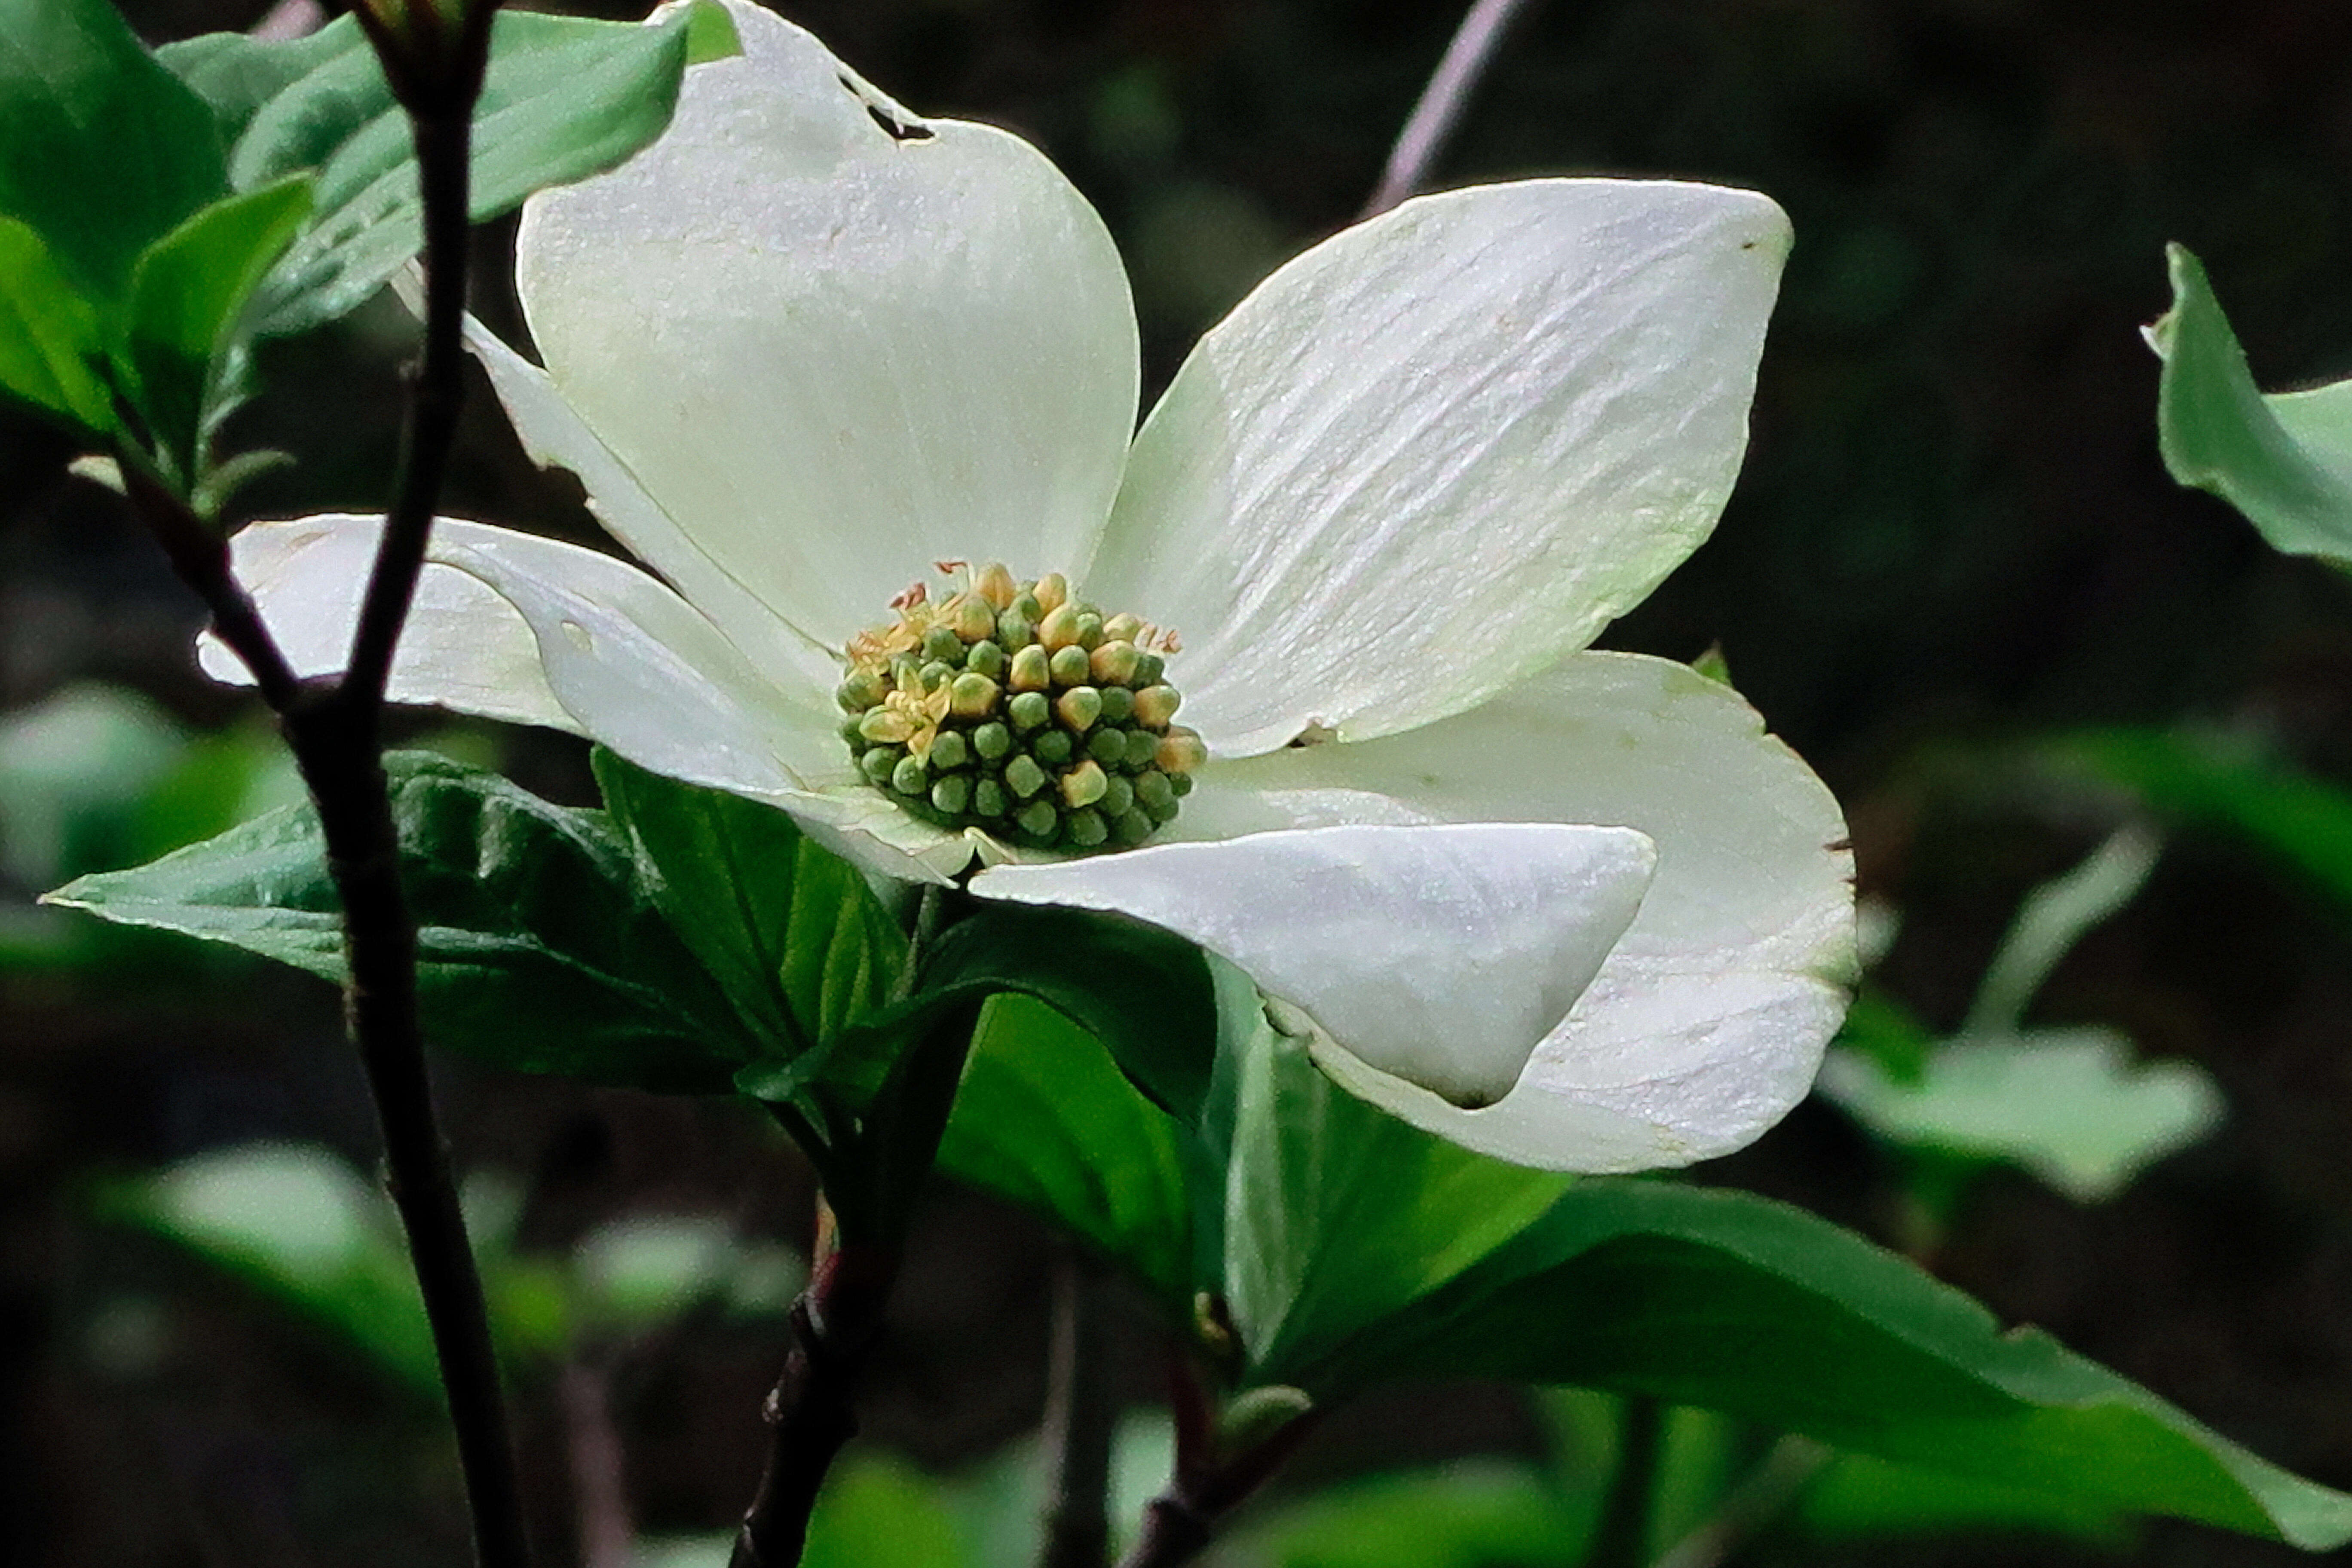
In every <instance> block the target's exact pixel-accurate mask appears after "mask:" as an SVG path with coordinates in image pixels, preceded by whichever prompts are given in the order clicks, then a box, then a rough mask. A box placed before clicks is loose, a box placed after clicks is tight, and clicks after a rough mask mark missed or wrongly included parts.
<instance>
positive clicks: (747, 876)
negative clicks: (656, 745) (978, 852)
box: [594, 749, 907, 1058]
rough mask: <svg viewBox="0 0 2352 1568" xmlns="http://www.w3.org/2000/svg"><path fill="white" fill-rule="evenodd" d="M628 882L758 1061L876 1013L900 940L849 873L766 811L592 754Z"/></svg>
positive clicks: (795, 1050)
mask: <svg viewBox="0 0 2352 1568" xmlns="http://www.w3.org/2000/svg"><path fill="white" fill-rule="evenodd" d="M594 765H595V770H596V782H597V784H598V785H599V786H600V787H601V788H602V789H603V790H604V804H605V806H606V808H607V809H608V810H609V811H610V812H611V813H612V816H613V822H614V826H617V827H618V828H619V829H620V831H621V832H622V834H623V835H624V836H625V837H626V839H627V842H628V845H629V848H630V851H631V853H632V854H633V855H634V856H635V861H636V868H637V879H638V882H639V885H640V886H642V887H643V888H644V889H646V891H647V892H648V893H649V894H650V895H651V896H652V898H653V900H654V903H655V905H656V907H657V908H659V909H660V910H661V912H662V914H663V915H664V916H665V917H666V918H667V920H668V921H669V924H670V928H671V929H672V930H673V931H676V932H677V934H678V936H679V938H680V939H681V940H683V941H684V942H685V943H686V945H687V946H688V948H690V949H691V950H692V951H693V952H694V955H695V957H696V958H697V959H698V960H699V961H700V962H701V963H702V966H703V967H704V968H705V969H707V970H708V971H709V973H710V974H711V976H712V977H713V978H714V979H716V980H717V981H718V982H719V986H720V988H721V989H722V990H724V991H725V992H726V993H727V996H728V999H729V1000H730V1001H731V1002H732V1003H733V1004H734V1005H735V1009H736V1011H737V1012H738V1013H739V1014H740V1015H741V1016H742V1018H743V1021H744V1023H745V1024H746V1025H747V1026H749V1028H750V1031H751V1035H752V1036H753V1037H755V1038H756V1039H758V1040H760V1041H761V1044H762V1047H763V1054H765V1055H767V1056H770V1057H777V1058H791V1057H793V1056H796V1055H798V1054H799V1053H801V1052H803V1051H805V1050H807V1049H810V1048H812V1047H818V1046H822V1045H825V1044H827V1043H829V1042H831V1041H833V1040H835V1039H836V1038H837V1037H839V1036H840V1035H841V1034H842V1033H843V1031H845V1030H846V1029H848V1028H849V1027H850V1026H853V1025H855V1024H857V1023H859V1022H861V1021H862V1020H864V1019H865V1018H866V1017H867V1016H870V1015H871V1014H873V1013H874V1012H875V1011H877V1009H879V1008H880V1007H881V1006H882V1005H883V1004H884V1003H885V1002H886V1001H887V1000H888V999H889V996H890V993H891V990H892V987H893V986H895V985H896V984H897V983H898V978H899V972H900V971H901V970H902V969H903V968H904V967H905V965H906V956H907V939H906V937H905V936H904V935H903V934H902V933H901V932H900V931H899V930H898V926H897V925H896V924H895V923H894V922H893V921H891V919H890V916H889V913H888V911H887V910H884V909H883V907H882V904H881V900H878V899H877V898H876V897H875V896H874V890H873V889H871V888H869V887H868V886H867V885H866V879H865V878H864V877H863V876H861V875H859V873H858V871H857V868H856V867H854V866H852V865H850V864H849V863H848V862H847V861H845V860H844V859H842V858H840V857H839V856H836V855H833V854H829V853H827V852H826V851H825V850H824V849H823V848H821V847H818V846H817V845H815V844H814V843H812V842H811V841H810V840H809V839H808V838H807V837H805V836H804V835H803V834H802V832H801V830H800V829H799V827H797V826H794V824H793V819H792V818H791V817H790V816H787V815H786V814H785V813H783V812H782V811H780V810H778V809H777V808H776V807H774V806H772V805H763V804H762V803H761V802H759V801H755V800H746V799H744V798H743V797H742V796H740V795H729V794H728V793H726V792H725V791H724V790H716V789H704V788H702V787H700V786H698V785H695V784H680V783H678V782H677V780H676V779H670V778H665V777H663V776H662V775H661V774H659V773H648V772H646V770H645V769H643V768H640V767H637V766H636V765H635V764H634V763H629V762H626V761H625V760H624V759H622V758H621V757H619V756H617V755H615V754H614V753H613V752H607V751H604V750H601V749H600V750H599V751H598V752H596V754H595V762H594Z"/></svg>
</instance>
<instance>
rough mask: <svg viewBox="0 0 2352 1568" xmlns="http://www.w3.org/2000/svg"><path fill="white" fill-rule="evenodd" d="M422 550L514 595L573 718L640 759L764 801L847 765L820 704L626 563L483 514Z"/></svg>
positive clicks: (817, 782) (553, 687)
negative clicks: (756, 665)
mask: <svg viewBox="0 0 2352 1568" xmlns="http://www.w3.org/2000/svg"><path fill="white" fill-rule="evenodd" d="M430 558H431V559H432V560H434V561H436V562H438V563H441V564H442V565H444V566H445V567H449V568H454V569H455V570H457V571H458V572H462V573H464V574H467V575H468V576H471V577H473V578H475V579H478V581H479V582H480V583H482V584H485V585H487V586H488V588H490V589H492V590H494V591H495V592H496V594H497V595H498V596H499V598H500V599H502V600H503V601H505V603H506V604H508V605H510V606H511V607H512V609H513V611H514V613H515V614H517V615H518V616H520V618H521V619H522V620H523V621H524V622H525V623H526V624H527V625H528V626H529V627H530V631H531V633H532V635H533V636H534V637H535V639H536V641H537V643H538V650H539V660H540V665H541V668H542V669H543V670H544V672H545V675H546V680H547V688H548V689H549V690H550V691H551V692H552V693H554V696H555V700H557V701H558V702H560V703H562V705H563V710H564V711H565V712H567V713H569V714H570V715H571V716H572V721H573V722H574V724H575V725H576V726H577V727H578V728H579V729H580V731H582V732H583V733H584V734H586V735H588V736H590V737H591V738H592V739H593V740H595V741H597V742H601V743H602V744H604V745H606V746H610V747H611V748H612V749H613V750H614V751H616V752H620V753H621V754H622V755H623V756H625V757H626V758H628V759H629V760H630V761H631V762H633V763H636V764H637V765H638V766H639V767H643V768H649V769H651V770H653V771H654V772H656V773H666V774H667V775H668V776H669V777H671V778H676V779H684V780H685V781H687V782H688V783H689V784H708V785H710V786H711V787H713V788H716V789H723V790H729V791H731V792H733V793H734V794H737V795H751V796H755V797H759V798H764V799H771V800H776V799H782V798H783V797H785V796H788V795H803V794H809V793H813V792H814V791H815V790H817V789H819V788H822V787H824V785H826V784H832V783H836V782H839V780H840V779H841V778H842V777H843V776H844V775H845V774H847V773H848V771H849V767H848V752H847V751H846V750H845V748H843V747H842V746H840V744H839V743H838V742H837V741H836V740H835V736H834V734H833V724H832V722H831V721H830V720H829V719H828V718H827V717H826V716H825V714H824V711H823V710H821V709H819V708H817V707H816V706H814V703H813V702H802V701H795V700H793V694H791V693H788V692H787V691H785V690H784V689H782V688H780V687H778V686H776V685H774V684H773V683H772V682H771V681H769V680H768V679H766V678H765V677H763V676H762V675H761V673H760V672H759V671H758V670H755V669H753V668H751V664H750V663H749V662H748V661H747V660H746V659H745V658H743V655H742V654H741V653H740V651H739V650H738V649H737V648H736V647H735V646H734V645H733V644H732V643H730V642H729V641H728V640H727V638H726V637H725V636H724V635H723V634H721V633H720V631H719V628H718V627H717V626H713V625H711V624H710V622H709V619H708V618H707V617H705V616H703V615H702V614H701V613H700V612H699V611H698V610H696V609H695V608H694V606H693V605H688V603H687V602H686V601H685V600H684V599H681V598H679V597H678V596H677V595H676V594H674V593H672V592H671V591H670V590H669V589H668V588H667V587H665V586H663V585H662V584H660V583H659V582H657V581H656V580H655V579H654V578H653V577H651V576H649V575H647V574H646V573H644V572H641V571H639V570H637V568H635V567H634V566H632V565H630V564H629V563H626V562H625V561H619V560H615V559H614V557H612V556H610V555H604V554H601V553H599V552H596V551H593V550H583V549H582V548H581V547H580V546H578V545H576V544H566V543H563V542H561V541H559V540H553V539H541V538H539V537H537V536H535V535H532V534H527V533H518V532H516V531H513V530H511V529H504V528H489V527H485V526H482V525H480V524H476V525H473V526H471V527H468V528H464V529H458V530H443V529H436V531H435V534H434V540H433V544H432V548H431V552H430Z"/></svg>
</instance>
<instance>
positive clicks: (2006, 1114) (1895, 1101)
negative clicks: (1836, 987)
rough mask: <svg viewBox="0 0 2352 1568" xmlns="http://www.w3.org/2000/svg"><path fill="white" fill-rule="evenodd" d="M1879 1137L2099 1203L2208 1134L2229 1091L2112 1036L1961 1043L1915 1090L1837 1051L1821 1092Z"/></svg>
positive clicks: (1931, 1061) (1943, 1052)
mask: <svg viewBox="0 0 2352 1568" xmlns="http://www.w3.org/2000/svg"><path fill="white" fill-rule="evenodd" d="M1818 1087H1819V1088H1820V1090H1821V1092H1822V1094H1823V1095H1824V1096H1826V1097H1827V1098H1828V1099H1829V1100H1832V1101H1833V1102H1834V1103H1836V1104H1837V1105H1839V1106H1841V1107H1842V1108H1843V1109H1844V1110H1846V1111H1847V1112H1848V1113H1849V1114H1851V1115H1852V1116H1853V1118H1854V1119H1855V1120H1856V1121H1860V1122H1861V1123H1862V1124H1863V1125H1864V1126H1865V1127H1867V1128H1869V1129H1870V1131H1873V1132H1874V1133H1876V1134H1877V1135H1878V1136H1879V1137H1881V1138H1885V1139H1888V1140H1891V1141H1893V1142H1897V1143H1905V1144H1911V1145H1915V1146H1924V1147H1927V1148H1933V1149H1939V1150H1944V1151H1947V1152H1952V1153H1958V1154H1966V1155H1973V1156H1976V1157H1979V1158H1982V1159H1989V1160H2004V1161H2009V1162H2012V1163H2016V1164H2019V1165H2021V1166H2023V1167H2024V1168H2025V1169H2026V1170H2028V1171H2030V1172H2032V1173H2033V1174H2034V1175H2035V1176H2036V1177H2038V1178H2040V1179H2041V1180H2042V1181H2043V1182H2045V1183H2047V1184H2049V1185H2051V1186H2052V1187H2053V1188H2055V1189H2056V1190H2058V1191H2059V1192H2061V1193H2063V1194H2066V1195H2067V1196H2068V1197H2070V1198H2073V1199H2074V1201H2075V1202H2077V1203H2085V1204H2090V1203H2100V1202H2103V1201H2105V1199H2107V1198H2110V1197H2113V1196H2114V1195H2115V1194H2117V1193H2119V1192H2121V1191H2123V1189H2124V1188H2125V1187H2126V1186H2128V1185H2130V1184H2131V1183H2132V1181H2133V1179H2134V1178H2135V1177H2137V1175H2138V1174H2139V1173H2140V1172H2141V1171H2143V1170H2145V1169H2147V1167H2148V1166H2149V1165H2151V1164H2153V1163H2156V1162H2157V1161H2158V1160H2161V1159H2163V1158H2164V1157H2165V1156H2166V1155H2168V1154H2170V1153H2172V1152H2175V1151H2176V1150H2179V1149H2185V1148H2187V1147H2188V1146H2189V1144H2191V1143H2194V1142H2197V1141H2198V1140H2199V1139H2200V1138H2202V1137H2204V1136H2205V1135H2206V1134H2207V1133H2208V1132H2210V1131H2212V1130H2213V1129H2214V1128H2215V1127H2216V1126H2217V1125H2219V1124H2220V1122H2221V1110H2222V1107H2221V1091H2220V1090H2219V1089H2215V1088H2214V1087H2213V1080H2212V1079H2210V1078H2209V1077H2207V1076H2206V1074H2205V1073H2204V1072H2203V1071H2202V1070H2201V1069H2200V1068H2197V1067H2195V1066H2194V1065H2192V1064H2190V1063H2188V1062H2179V1061H2168V1062H2142V1061H2140V1060H2139V1059H2138V1058H2137V1055H2136V1054H2135V1053H2134V1051H2133V1049H2132V1043H2131V1041H2130V1040H2128V1039H2126V1037H2124V1036H2122V1035H2121V1034H2119V1033H2117V1032H2116V1031H2115V1030H2113V1029H2103V1028H2099V1027H2097V1026H2088V1027H2083V1028H2065V1029H2054V1028H2053V1029H2029V1030H2026V1031H2025V1032H2023V1033H2022V1034H2018V1035H2010V1036H1999V1035H1964V1036H1961V1037H1958V1038H1957V1039H1954V1040H1951V1041H1948V1042H1947V1043H1946V1044H1944V1045H1942V1046H1939V1047H1937V1048H1936V1050H1935V1051H1934V1052H1933V1054H1931V1055H1930V1056H1929V1058H1928V1059H1927V1067H1926V1069H1925V1071H1924V1072H1923V1073H1922V1074H1921V1075H1920V1077H1919V1078H1918V1079H1917V1080H1916V1081H1915V1082H1907V1083H1906V1082H1902V1081H1898V1080H1897V1079H1894V1078H1892V1077H1890V1076H1889V1075H1888V1074H1887V1073H1886V1072H1885V1069H1883V1068H1880V1067H1879V1066H1878V1064H1877V1063H1876V1062H1874V1061H1873V1060H1871V1059H1870V1058H1867V1057H1865V1056H1862V1055H1860V1054H1858V1053H1856V1052H1853V1051H1834V1052H1832V1054H1831V1056H1830V1058H1829V1060H1828V1061H1827V1062H1825V1063H1824V1064H1823V1065H1822V1076H1821V1079H1820V1083H1819V1086H1818Z"/></svg>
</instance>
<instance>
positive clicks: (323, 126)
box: [163, 9, 727, 333]
mask: <svg viewBox="0 0 2352 1568" xmlns="http://www.w3.org/2000/svg"><path fill="white" fill-rule="evenodd" d="M698 15H699V12H698V9H695V10H682V11H680V12H678V13H677V14H676V15H674V16H672V17H670V18H669V19H668V20H667V21H666V22H664V23H662V24H660V25H658V26H638V25H635V24H629V23H619V22H594V21H586V20H583V19H580V18H577V17H571V16H542V15H539V14H536V13H529V12H511V11H510V12H506V13H502V14H501V15H500V16H499V18H498V20H497V22H496V24H495V25H494V27H493V31H492V34H491V53H490V67H489V72H488V77H487V78H486V79H485V81H484V83H483V88H482V98H481V103H480V106H479V108H478V110H477V112H476V115H475V121H474V168H473V216H474V217H475V218H476V219H477V220H480V219H483V218H488V217H495V216H498V215H499V214H500V213H504V212H510V211H512V210H513V209H514V208H515V207H517V206H519V205H521V203H522V200H523V198H524V197H526V196H528V195H530V194H531V193H532V192H533V191H536V190H541V189H544V188H545V187H547V186H549V185H556V184H564V183H566V182H568V181H572V180H579V179H584V178H586V177H587V176H588V175H590V174H597V173H600V172H602V171H603V170H605V169H609V168H611V167H613V166H614V164H616V163H620V162H621V161H622V160H623V159H625V158H626V157H628V156H629V154H631V153H635V151H636V150H637V149H638V148H640V147H643V146H644V145H646V143H647V142H651V141H652V140H653V139H654V138H655V137H656V136H657V135H659V134H660V133H661V132H662V131H663V129H664V128H665V127H667V125H668V123H669V117H670V113H671V111H672V110H674V109H675V108H676V107H677V87H678V80H679V78H680V76H681V74H682V73H683V72H684V70H685V68H686V63H687V59H688V52H689V49H690V48H691V47H695V46H696V45H697V44H699V45H700V47H703V48H705V49H723V48H724V47H725V46H726V42H727V40H726V38H724V37H720V36H719V35H718V34H717V33H716V32H715V31H714V30H713V28H712V26H711V24H709V22H707V21H700V22H698V20H697V18H698ZM163 59H164V62H165V63H166V64H167V65H169V66H171V67H172V68H173V69H175V70H178V71H179V72H181V73H182V75H183V76H184V79H186V81H187V82H188V84H189V85H190V86H192V87H194V88H195V89H197V90H198V91H201V92H203V93H205V95H206V96H207V97H208V98H210V99H211V100H212V110H213V111H214V112H215V113H216V114H217V115H218V117H219V120H220V121H221V123H222V124H223V125H224V126H226V127H228V128H229V129H230V133H231V134H232V136H233V138H234V144H233V146H232V149H231V152H230V154H229V164H228V167H229V177H230V180H231V182H232V183H233V184H235V186H236V188H237V189H238V190H240V191H251V190H257V189H259V188H260V187H261V186H263V185H266V184H272V183H274V182H276V181H278V180H280V179H282V178H284V177H285V176H287V175H289V174H302V173H308V174H315V176H316V177H317V182H318V217H317V222H316V223H315V224H314V225H313V226H311V228H310V231H309V232H308V233H306V234H305V235H304V236H303V237H301V238H300V239H299V240H298V241H297V242H296V244H295V246H294V247H293V248H292V250H291V251H289V253H288V254H287V256H286V257H285V258H284V260H283V261H282V262H280V263H279V265H278V267H277V268H275V269H274V270H273V271H272V272H271V274H270V276H269V278H268V280H267V282H266V283H265V284H264V286H263V288H262V291H261V299H260V302H259V305H258V318H259V320H258V329H259V331H262V332H264V333H283V332H292V331H302V330H304V329H306V328H309V327H313V326H316V325H319V324H320V323H321V322H324V321H331V320H333V319H334V318H335V317H337V316H340V315H341V314H343V313H344V312H345V311H347V310H352V308H354V307H355V306H357V305H359V304H360V303H361V302H362V300H366V299H367V298H368V296H370V295H371V294H373V293H374V292H375V290H376V289H378V288H379V287H381V286H382V285H383V282H384V281H385V280H386V279H389V278H390V277H392V275H393V274H394V272H396V271H398V270H399V269H400V268H401V267H402V266H403V265H404V263H405V262H406V261H407V260H408V259H409V258H411V257H413V256H415V254H416V251H417V248H418V247H419V246H420V245H421V243H422V241H423V229H422V219H421V216H420V208H419V205H418V201H417V195H416V174H415V161H414V158H413V156H412V153H411V148H410V144H409V137H408V127H407V121H406V119H405V117H404V115H403V113H402V112H401V110H400V107H399V105H398V104H397V103H396V102H394V99H393V96H392V89H391V88H390V87H389V86H388V85H387V84H386V83H385V81H384V79H383V71H382V69H381V68H379V67H378V66H377V64H376V61H375V57H374V54H373V51H372V50H370V49H369V47H368V46H367V42H366V40H365V38H364V37H362V36H361V33H360V31H359V28H358V26H357V25H356V24H355V23H353V22H352V20H351V19H350V18H349V17H344V18H341V19H339V20H337V21H335V22H333V23H331V24H330V25H329V26H326V27H324V28H321V29H320V31H319V32H318V33H316V34H313V35H311V36H310V37H307V38H300V39H294V40H290V41H275V40H263V39H255V38H247V37H235V36H230V35H217V36H212V37H204V38H195V39H191V40H189V41H188V42H187V43H184V44H180V45H175V46H173V47H172V48H170V49H168V50H166V51H164V54H163Z"/></svg>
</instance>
